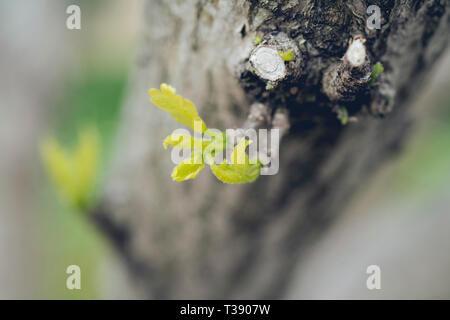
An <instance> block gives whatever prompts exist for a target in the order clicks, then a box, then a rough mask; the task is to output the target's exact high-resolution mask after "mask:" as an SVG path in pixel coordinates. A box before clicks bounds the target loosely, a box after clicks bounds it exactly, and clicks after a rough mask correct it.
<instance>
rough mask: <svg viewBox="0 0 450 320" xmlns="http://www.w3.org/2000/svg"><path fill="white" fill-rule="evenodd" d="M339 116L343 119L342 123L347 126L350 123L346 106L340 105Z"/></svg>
mask: <svg viewBox="0 0 450 320" xmlns="http://www.w3.org/2000/svg"><path fill="white" fill-rule="evenodd" d="M337 118H338V119H339V120H340V121H341V124H342V125H343V126H345V125H346V124H347V123H348V111H347V108H346V107H344V106H341V107H339V111H338V115H337Z"/></svg>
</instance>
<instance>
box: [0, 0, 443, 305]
mask: <svg viewBox="0 0 450 320" xmlns="http://www.w3.org/2000/svg"><path fill="white" fill-rule="evenodd" d="M70 4H77V5H79V6H80V7H81V8H82V9H81V10H82V11H81V21H82V23H81V30H68V29H67V28H66V19H67V17H68V15H67V14H66V8H67V6H68V5H70ZM141 6H142V1H141V0H131V1H123V0H108V1H106V0H98V1H88V0H84V1H81V0H78V1H55V0H39V1H32V2H31V1H24V0H18V1H7V0H2V1H0V48H1V49H0V70H1V74H2V76H1V77H0V98H1V99H0V106H1V116H0V298H2V299H12V298H22V299H106V298H112V299H124V298H135V297H136V296H137V293H136V292H135V290H134V289H133V286H132V285H131V283H130V281H129V279H128V278H127V276H126V274H125V272H124V269H123V265H122V262H121V261H120V259H119V258H118V257H117V256H116V254H115V253H114V251H113V250H112V249H111V247H110V246H109V244H108V243H107V241H106V240H105V239H104V238H103V237H102V235H101V234H100V233H99V232H98V230H97V229H96V228H95V226H94V225H92V223H90V222H89V221H88V220H87V219H86V217H85V216H84V215H83V214H80V212H78V211H77V210H75V209H73V208H72V207H71V206H69V205H68V204H67V203H66V202H65V201H64V200H63V199H62V198H61V197H60V196H59V194H58V192H57V191H56V190H55V189H54V188H53V186H52V184H51V182H50V180H49V177H48V174H47V172H46V171H45V168H44V166H43V163H42V159H41V156H40V144H41V143H42V139H45V137H47V136H53V137H55V138H57V139H58V141H60V143H61V144H62V145H63V146H64V147H65V148H70V147H73V146H74V145H76V140H77V132H78V130H79V129H80V128H83V127H84V126H86V125H91V124H93V125H95V126H96V127H97V128H98V132H99V138H100V141H101V158H100V166H99V167H100V173H99V177H100V178H99V181H98V184H97V185H96V193H97V194H98V193H99V192H100V190H101V188H102V180H103V177H104V176H105V174H106V173H107V171H108V165H109V159H110V155H111V154H112V152H113V148H114V136H115V132H116V128H117V122H118V119H119V117H120V111H121V110H120V107H121V103H122V101H123V99H124V97H125V96H126V93H127V83H128V77H129V74H130V70H132V66H133V64H134V52H135V48H136V46H137V45H138V43H139V25H140V24H139V21H140V7H141ZM449 67H450V54H449V53H447V54H446V55H445V56H444V57H443V58H442V59H441V61H439V63H438V65H437V66H436V68H435V72H434V74H433V75H432V77H430V78H429V79H427V80H426V81H427V83H426V84H425V86H424V89H423V90H422V91H421V92H420V93H419V94H418V96H417V99H415V100H414V103H413V104H412V105H411V108H414V109H415V110H416V112H417V113H418V114H419V115H420V117H421V118H423V121H422V122H421V123H420V125H418V126H417V127H416V130H415V132H414V135H413V136H412V137H411V139H410V141H409V143H408V144H407V145H406V146H405V147H404V150H403V152H402V153H401V154H400V155H399V156H397V157H396V158H395V159H394V160H393V161H391V162H390V163H389V165H387V166H386V167H385V168H383V169H382V170H380V171H379V172H377V174H376V178H375V179H373V180H372V181H371V183H370V184H368V185H361V186H360V189H359V195H358V196H357V197H356V198H355V199H357V200H355V201H354V202H353V203H352V204H350V205H349V206H348V208H347V210H346V213H345V214H344V216H343V217H342V218H341V219H339V220H338V222H337V223H336V224H335V225H333V226H332V227H331V230H330V231H329V232H328V233H326V235H325V236H324V237H323V238H322V239H321V240H320V241H319V242H318V243H317V244H316V245H314V246H312V247H310V251H309V252H308V254H307V258H306V259H304V260H303V262H302V263H300V265H299V266H298V270H297V272H296V274H295V277H294V278H293V280H292V283H291V285H290V289H289V290H288V292H287V294H286V298H289V299H335V298H340V299H345V298H353V299H354V298H368V299H372V298H373V299H378V298H388V299H390V298H401V299H405V298H426V299H427V298H450V232H449V231H450V230H449V229H450V209H449V208H450V90H449V88H450V75H449V73H448V70H449ZM367 208H370V209H369V210H368V209H367ZM72 264H76V265H79V266H80V267H81V270H82V290H67V289H66V279H67V276H68V275H67V274H66V268H67V266H69V265H72ZM372 264H375V265H379V266H380V268H381V275H382V282H381V285H382V290H372V291H369V290H367V288H366V278H367V276H368V275H367V274H366V273H365V271H366V268H367V266H369V265H372Z"/></svg>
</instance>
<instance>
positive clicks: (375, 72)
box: [368, 61, 384, 86]
mask: <svg viewBox="0 0 450 320" xmlns="http://www.w3.org/2000/svg"><path fill="white" fill-rule="evenodd" d="M383 71H384V67H383V64H382V63H381V62H379V61H378V62H377V63H375V65H374V66H373V69H372V74H371V75H370V81H369V83H368V85H369V86H371V85H373V83H374V82H375V80H376V79H377V78H378V76H379V75H380V74H381V73H382V72H383Z"/></svg>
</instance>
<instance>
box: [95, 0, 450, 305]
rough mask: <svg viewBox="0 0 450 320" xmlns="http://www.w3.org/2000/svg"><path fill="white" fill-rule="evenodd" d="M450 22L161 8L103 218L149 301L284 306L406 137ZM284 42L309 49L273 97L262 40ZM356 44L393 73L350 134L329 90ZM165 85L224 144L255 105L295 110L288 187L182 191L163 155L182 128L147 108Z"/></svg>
mask: <svg viewBox="0 0 450 320" xmlns="http://www.w3.org/2000/svg"><path fill="white" fill-rule="evenodd" d="M370 4H377V5H379V6H380V7H381V9H382V18H383V20H382V28H381V30H373V31H371V30H368V29H367V28H366V18H367V14H366V8H367V6H368V5H370ZM449 15H450V5H449V2H448V1H431V0H428V1H427V0H424V1H407V0H397V1H370V3H369V1H356V0H355V1H312V0H303V1H301V0H284V1H283V0H280V1H269V0H264V1H248V0H211V1H206V0H185V1H182V2H178V1H172V0H158V1H148V2H147V5H146V7H145V15H144V17H145V26H144V28H143V29H144V30H143V43H142V44H141V51H140V52H139V55H138V60H137V67H136V69H135V71H134V74H133V77H132V78H133V82H132V84H131V90H130V93H129V99H128V101H127V103H126V104H125V108H124V114H123V120H122V126H121V132H120V134H119V138H120V139H119V140H120V142H119V144H118V147H117V159H116V160H117V161H116V163H115V171H114V174H113V175H112V177H111V179H110V181H109V182H110V183H109V186H108V190H107V192H106V194H105V196H104V200H103V202H102V204H101V205H100V206H99V207H98V209H97V210H96V211H95V212H94V215H93V217H94V219H95V220H96V221H97V222H98V224H99V226H100V227H101V228H103V229H104V230H105V232H106V234H107V235H108V236H109V237H110V238H111V240H112V242H113V243H114V245H115V246H116V247H117V248H118V250H119V251H120V252H121V253H122V254H123V256H124V258H125V260H126V262H127V264H128V266H129V270H130V273H131V274H132V275H133V276H135V277H136V279H137V283H138V284H139V285H140V286H141V288H142V289H143V292H144V296H145V297H152V298H276V297H280V295H281V294H282V293H283V291H284V290H285V288H286V286H287V284H288V282H289V279H290V278H289V276H290V274H291V271H292V270H293V267H294V266H295V264H296V262H297V261H298V259H301V258H302V255H301V254H302V251H303V250H304V248H305V247H307V246H308V245H309V244H310V243H311V242H312V241H314V240H315V238H316V237H317V236H320V234H321V233H323V232H324V230H326V228H327V226H328V225H329V224H330V222H332V221H333V220H334V219H335V218H336V217H337V216H338V215H339V213H340V212H341V211H342V209H343V208H344V206H345V205H346V203H347V202H348V201H349V200H350V199H351V196H352V194H353V193H354V191H355V190H356V189H357V188H361V187H363V186H364V184H365V183H366V181H367V179H368V178H369V177H370V175H371V174H372V173H373V171H374V170H376V169H377V168H378V167H379V166H380V165H382V164H383V163H384V162H385V161H386V160H387V159H389V158H390V156H391V155H393V154H394V153H395V152H396V151H397V150H398V149H399V147H400V146H401V143H402V141H403V140H404V138H405V137H406V136H407V133H408V131H409V129H410V124H411V123H412V121H413V120H414V119H413V113H412V111H411V110H410V109H408V99H410V98H411V96H412V93H414V92H416V91H417V89H418V88H419V87H420V85H421V82H423V81H425V79H426V77H427V76H430V73H432V65H433V63H434V62H435V61H436V59H437V58H438V57H439V56H440V54H441V53H442V52H443V50H444V49H445V47H446V45H447V43H448V32H449V24H450V22H449ZM276 32H283V33H284V34H285V35H286V37H288V40H289V41H293V42H295V43H297V44H299V48H300V50H301V59H302V60H301V71H300V73H299V74H296V75H295V76H293V77H287V78H286V80H284V81H282V82H280V83H277V85H276V87H275V88H274V89H272V90H270V91H268V90H266V83H264V82H263V81H261V80H259V79H258V78H257V77H256V76H255V75H254V74H252V73H251V72H250V71H248V59H249V55H250V53H251V51H252V50H253V49H254V48H255V46H254V44H253V39H254V37H255V36H256V35H257V34H259V35H262V36H263V38H264V39H266V40H267V41H270V40H271V37H274V36H276V34H275V33H276ZM357 35H360V36H363V37H364V38H365V39H366V40H367V41H366V43H365V44H366V48H367V51H368V54H369V55H370V58H371V61H372V62H375V61H382V62H383V64H384V67H385V72H384V73H383V74H382V75H381V76H380V78H379V79H378V82H377V84H376V85H375V86H373V87H370V88H368V89H366V90H362V91H360V92H358V93H357V95H355V97H354V99H350V100H353V101H350V102H346V103H345V106H346V107H347V109H348V110H349V112H350V114H351V115H352V116H353V117H357V118H358V120H359V121H358V122H357V123H351V124H350V125H347V126H342V125H341V124H340V122H339V121H338V120H337V119H336V114H335V113H334V112H333V108H335V106H336V103H335V102H331V101H330V100H329V99H328V98H327V97H326V96H325V95H324V94H323V93H322V91H321V86H322V85H321V81H322V77H323V74H324V72H325V70H326V69H327V68H328V67H329V66H330V65H332V64H333V63H339V59H340V58H341V57H342V56H343V55H344V53H345V51H346V49H347V47H348V43H349V40H350V39H351V38H352V37H355V36H357ZM162 82H167V83H169V84H171V85H173V86H174V87H175V88H177V90H178V92H179V93H181V94H182V95H183V96H185V97H187V98H189V99H190V100H192V101H194V102H195V104H196V105H197V107H198V109H199V113H200V115H201V116H202V118H203V119H204V120H205V122H206V123H207V124H208V126H209V127H213V128H218V129H221V130H224V129H226V128H236V127H240V126H242V125H243V124H244V123H245V121H246V118H247V113H248V111H249V107H250V105H251V104H252V103H253V102H262V103H264V104H266V105H267V106H269V108H270V109H271V110H272V112H275V110H276V109H279V108H283V109H284V108H286V109H288V110H289V112H290V122H291V129H290V131H289V134H288V135H287V136H286V137H285V139H284V140H283V141H282V144H281V148H280V171H279V173H278V174H277V175H275V176H262V177H260V178H259V179H258V180H257V181H256V182H255V183H252V184H248V185H224V184H222V183H220V182H219V181H218V180H217V179H215V178H214V177H213V176H212V175H211V174H210V173H209V172H207V170H204V172H203V173H202V174H200V176H199V177H198V178H197V179H196V180H194V181H189V182H184V183H176V182H172V181H171V179H170V172H171V169H172V167H173V166H174V165H173V164H172V163H171V161H170V155H169V154H168V153H167V152H164V151H163V149H162V146H161V143H162V141H163V139H164V137H165V136H167V135H168V134H170V133H171V132H172V130H173V129H175V128H177V127H178V125H177V124H176V123H175V122H174V121H173V120H172V119H171V118H170V117H169V116H168V115H167V114H165V113H164V112H162V111H160V110H158V109H157V108H155V107H154V106H152V105H151V104H150V103H149V101H148V95H147V91H148V89H149V88H150V87H158V86H159V84H160V83H162ZM346 100H348V99H346ZM381 116H383V119H380V117H381Z"/></svg>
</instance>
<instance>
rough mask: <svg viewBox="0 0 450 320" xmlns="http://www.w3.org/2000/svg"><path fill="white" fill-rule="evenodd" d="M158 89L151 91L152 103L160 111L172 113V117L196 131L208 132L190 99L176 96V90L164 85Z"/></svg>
mask: <svg viewBox="0 0 450 320" xmlns="http://www.w3.org/2000/svg"><path fill="white" fill-rule="evenodd" d="M160 89H161V90H158V89H150V90H149V92H148V93H149V95H150V98H151V99H150V101H151V102H152V103H153V104H154V105H155V106H157V107H158V108H160V109H163V110H165V111H167V112H169V113H170V115H171V116H172V117H173V118H174V119H175V120H176V121H178V122H179V123H182V124H184V125H186V126H188V127H190V128H192V129H193V130H194V131H197V132H200V133H203V132H205V131H206V125H205V123H204V122H203V120H202V119H201V118H200V117H199V116H198V113H197V109H196V108H195V105H194V104H193V103H192V102H191V101H189V100H188V99H183V97H182V96H180V95H176V94H175V89H174V88H173V87H171V86H169V85H167V84H165V83H163V84H162V85H161V87H160Z"/></svg>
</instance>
